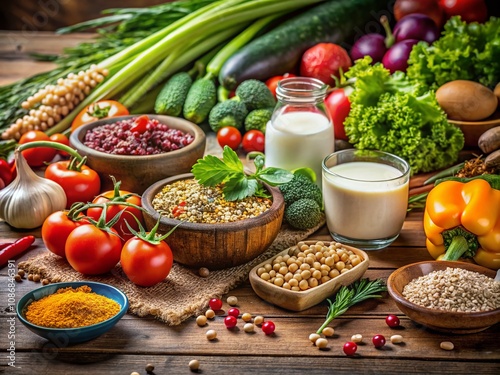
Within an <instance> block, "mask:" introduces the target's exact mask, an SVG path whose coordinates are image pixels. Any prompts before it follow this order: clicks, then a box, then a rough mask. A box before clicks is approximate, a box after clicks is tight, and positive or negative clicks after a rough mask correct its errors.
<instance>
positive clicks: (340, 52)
mask: <svg viewBox="0 0 500 375" xmlns="http://www.w3.org/2000/svg"><path fill="white" fill-rule="evenodd" d="M351 66H352V61H351V58H350V57H349V54H348V53H347V51H346V50H345V49H344V48H342V47H341V46H339V45H338V44H334V43H318V44H316V45H314V46H312V47H311V48H309V49H308V50H307V51H306V52H304V54H303V55H302V60H301V63H300V74H301V75H302V76H304V77H313V78H317V79H320V80H321V81H323V82H324V83H326V84H327V85H330V86H335V80H334V79H333V78H332V75H334V76H336V77H340V71H339V70H340V69H341V68H342V71H343V72H346V71H347V69H349V68H350V67H351Z"/></svg>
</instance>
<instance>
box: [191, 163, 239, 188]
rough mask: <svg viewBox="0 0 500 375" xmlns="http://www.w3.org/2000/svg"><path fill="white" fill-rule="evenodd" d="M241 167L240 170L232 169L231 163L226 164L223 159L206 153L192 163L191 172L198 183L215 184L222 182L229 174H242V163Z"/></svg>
mask: <svg viewBox="0 0 500 375" xmlns="http://www.w3.org/2000/svg"><path fill="white" fill-rule="evenodd" d="M241 168H242V169H241V171H238V170H234V169H233V168H232V167H231V165H228V164H226V162H225V160H224V161H223V160H221V159H219V158H218V157H216V156H213V155H206V156H205V157H204V158H203V159H199V160H198V161H197V162H196V164H195V165H193V168H192V169H191V172H192V173H193V174H194V176H195V178H196V179H197V180H198V181H199V183H200V184H202V185H205V186H215V185H218V184H221V183H223V182H224V181H225V180H227V179H228V178H229V177H231V176H234V175H238V174H243V165H242V167H241Z"/></svg>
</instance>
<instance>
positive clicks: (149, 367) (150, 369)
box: [146, 363, 155, 373]
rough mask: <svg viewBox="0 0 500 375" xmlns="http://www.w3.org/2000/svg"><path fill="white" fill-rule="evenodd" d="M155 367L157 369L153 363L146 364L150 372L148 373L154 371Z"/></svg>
mask: <svg viewBox="0 0 500 375" xmlns="http://www.w3.org/2000/svg"><path fill="white" fill-rule="evenodd" d="M154 369H155V367H154V366H153V365H152V364H151V363H148V364H147V365H146V372H148V373H150V372H153V370H154Z"/></svg>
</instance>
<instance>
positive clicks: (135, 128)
mask: <svg viewBox="0 0 500 375" xmlns="http://www.w3.org/2000/svg"><path fill="white" fill-rule="evenodd" d="M148 123H149V116H148V115H142V116H139V117H137V118H136V119H135V121H134V125H132V127H131V128H130V131H131V132H137V133H140V134H142V133H144V132H145V131H146V130H148Z"/></svg>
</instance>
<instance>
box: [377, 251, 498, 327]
mask: <svg viewBox="0 0 500 375" xmlns="http://www.w3.org/2000/svg"><path fill="white" fill-rule="evenodd" d="M448 267H452V268H463V269H466V270H469V271H474V272H478V273H481V274H484V275H486V276H488V277H491V278H494V277H495V274H496V272H495V271H493V270H491V269H488V268H485V267H481V266H478V265H476V264H472V263H465V262H448V261H426V262H419V263H413V264H409V265H407V266H404V267H401V268H399V269H397V270H396V271H394V272H393V273H392V274H391V275H390V276H389V279H388V280H387V289H388V292H389V294H390V295H391V296H392V298H393V299H394V301H395V302H396V305H397V306H398V308H399V309H400V310H401V311H402V312H403V313H404V314H405V315H406V316H408V317H409V318H410V319H411V320H413V321H415V322H417V323H419V324H422V325H424V326H427V327H429V328H431V329H433V330H436V331H439V332H446V333H454V334H468V333H475V332H480V331H483V330H485V329H487V328H488V327H490V326H492V325H494V324H496V323H499V322H500V309H496V310H491V311H485V312H470V313H468V312H448V311H444V310H439V309H431V308H426V307H422V306H419V305H417V304H414V303H412V302H410V301H408V300H407V299H406V298H405V297H403V294H402V291H403V288H404V287H405V286H406V284H408V283H409V282H410V281H412V280H414V279H416V278H418V277H420V276H424V275H427V274H428V273H430V272H432V271H436V270H444V269H446V268H448Z"/></svg>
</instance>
